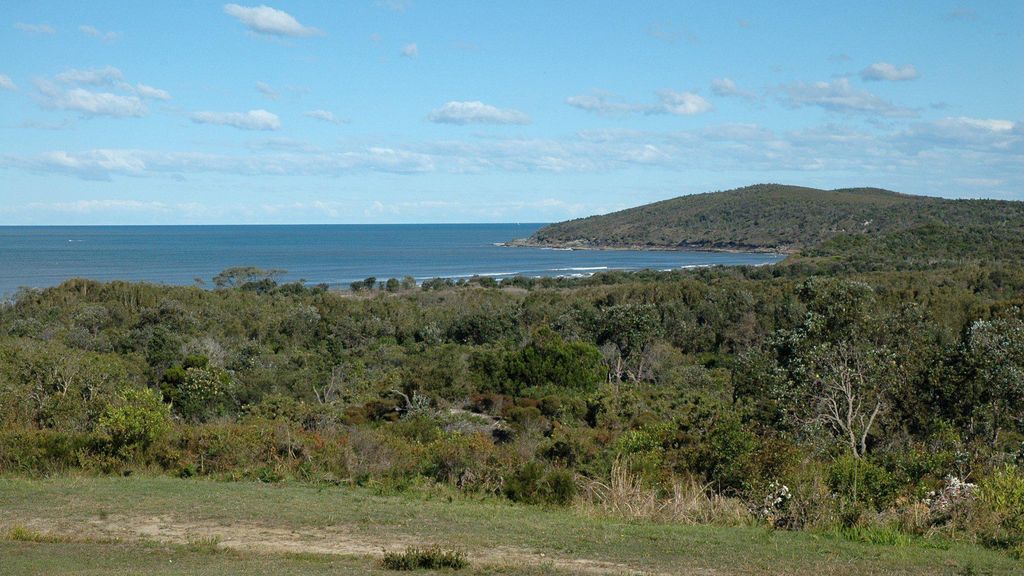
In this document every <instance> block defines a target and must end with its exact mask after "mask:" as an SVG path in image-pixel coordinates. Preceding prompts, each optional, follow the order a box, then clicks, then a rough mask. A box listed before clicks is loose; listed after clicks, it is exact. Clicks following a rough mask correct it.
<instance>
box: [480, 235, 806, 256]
mask: <svg viewBox="0 0 1024 576" xmlns="http://www.w3.org/2000/svg"><path fill="white" fill-rule="evenodd" d="M495 245H496V246H501V247H503V248H542V249H548V250H567V251H568V250H595V251H602V250H607V251H636V252H717V253H725V254H770V255H775V256H791V255H793V254H796V253H797V252H798V250H785V249H769V248H757V247H753V246H752V247H749V248H730V247H722V246H703V245H684V246H664V245H652V244H594V243H590V242H586V241H583V240H571V241H568V242H539V241H536V240H531V239H529V238H517V239H515V240H509V241H508V242H498V243H496V244H495Z"/></svg>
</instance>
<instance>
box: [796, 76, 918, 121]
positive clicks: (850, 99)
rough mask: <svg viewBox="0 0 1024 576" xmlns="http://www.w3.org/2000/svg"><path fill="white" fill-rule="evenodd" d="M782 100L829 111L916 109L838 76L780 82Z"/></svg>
mask: <svg viewBox="0 0 1024 576" xmlns="http://www.w3.org/2000/svg"><path fill="white" fill-rule="evenodd" d="M782 92H783V93H784V95H785V97H784V99H783V101H784V102H785V103H786V104H787V105H789V106H790V107H793V108H802V107H804V106H818V107H820V108H824V109H826V110H830V111H832V112H843V113H859V114H870V115H878V116H888V117H913V116H917V113H916V112H914V111H913V110H911V109H909V108H904V107H901V106H896V105H895V104H893V103H891V102H889V101H887V100H884V99H882V98H879V97H878V96H876V95H874V94H872V93H871V92H867V91H865V90H857V89H856V88H853V87H852V86H850V81H849V80H847V79H846V78H840V79H838V80H834V81H832V82H813V83H810V84H808V83H806V82H797V83H794V84H788V85H784V86H782Z"/></svg>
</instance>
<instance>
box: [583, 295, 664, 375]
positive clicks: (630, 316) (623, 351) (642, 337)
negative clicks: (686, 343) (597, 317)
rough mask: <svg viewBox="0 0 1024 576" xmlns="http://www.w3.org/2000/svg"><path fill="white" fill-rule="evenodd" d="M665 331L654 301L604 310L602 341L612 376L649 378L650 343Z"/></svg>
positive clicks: (600, 337)
mask: <svg viewBox="0 0 1024 576" xmlns="http://www.w3.org/2000/svg"><path fill="white" fill-rule="evenodd" d="M660 335H661V318H660V316H659V315H658V309H657V308H656V307H655V306H654V305H653V304H621V305H617V306H611V307H609V308H607V309H605V311H604V318H603V319H602V320H601V326H600V334H599V339H598V340H599V342H601V343H602V344H603V346H602V351H603V352H604V354H605V358H606V361H607V362H608V364H609V368H610V370H609V378H614V380H617V381H621V380H622V379H623V376H625V377H626V378H628V379H629V380H631V381H633V382H637V381H640V380H645V379H648V378H649V376H650V374H649V372H650V365H649V363H648V362H647V358H646V355H645V353H646V351H647V347H648V346H649V345H650V344H651V342H653V341H654V339H655V338H657V337H659V336H660Z"/></svg>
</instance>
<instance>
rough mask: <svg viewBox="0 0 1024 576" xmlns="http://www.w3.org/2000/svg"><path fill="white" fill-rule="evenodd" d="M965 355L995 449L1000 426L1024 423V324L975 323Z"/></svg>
mask: <svg viewBox="0 0 1024 576" xmlns="http://www.w3.org/2000/svg"><path fill="white" fill-rule="evenodd" d="M966 355H967V362H968V363H969V366H970V367H971V368H972V369H973V372H974V378H975V381H976V382H977V384H978V388H979V389H980V391H981V401H982V402H983V409H985V410H987V412H988V418H989V422H990V426H991V430H990V431H989V434H990V441H991V443H992V445H993V446H994V445H995V444H996V443H997V442H998V440H999V429H1000V428H1001V427H1003V426H1006V425H1007V424H1010V425H1015V426H1018V427H1019V426H1021V424H1024V322H1022V321H1020V320H1017V319H1012V320H1005V319H1004V320H978V321H976V322H974V323H973V324H971V327H970V328H969V329H968V332H967V342H966Z"/></svg>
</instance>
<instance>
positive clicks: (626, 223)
mask: <svg viewBox="0 0 1024 576" xmlns="http://www.w3.org/2000/svg"><path fill="white" fill-rule="evenodd" d="M918 229H920V230H921V233H916V232H914V233H911V231H916V230H918ZM965 231H969V232H970V233H965ZM985 231H989V232H985ZM944 232H949V233H952V234H953V235H955V236H956V237H957V242H956V245H955V246H952V247H951V248H949V249H946V248H940V247H939V246H938V245H935V244H934V243H936V242H938V243H941V242H942V239H943V235H944ZM1021 233H1024V203H1022V202H1010V201H996V200H948V199H943V198H934V197H928V196H912V195H908V194H900V193H897V192H891V191H888V190H881V189H878V188H847V189H839V190H818V189H815V188H804V187H799V186H785V185H780V184H758V185H754V186H747V187H745V188H738V189H735V190H729V191H725V192H711V193H706V194H695V195H691V196H681V197H679V198H673V199H671V200H664V201H661V202H656V203H653V204H647V205H644V206H639V207H636V208H630V209H628V210H622V211H620V212H613V213H611V214H605V215H602V216H591V217H589V218H580V219H576V220H570V221H568V222H561V223H558V224H551V225H549V226H545V227H544V228H542V229H540V230H538V231H537V233H536V234H534V235H533V236H532V237H531V238H529V239H527V240H525V241H523V242H521V243H520V244H525V245H542V246H562V247H579V248H649V249H700V250H751V251H773V252H788V253H793V252H801V251H805V250H807V249H809V248H812V247H818V246H820V245H822V244H823V243H825V242H826V241H833V240H834V239H841V238H846V237H850V238H852V240H848V241H845V242H844V241H834V242H831V243H829V244H827V245H826V246H823V247H822V249H821V250H819V251H818V252H817V253H816V254H815V255H816V256H819V257H826V256H836V255H838V254H840V253H842V254H846V252H845V251H843V250H841V248H843V247H845V246H847V245H850V246H852V247H855V248H857V249H858V250H863V249H865V248H866V247H867V246H868V245H870V244H874V243H878V242H881V245H883V246H882V247H884V248H885V249H886V250H887V251H888V252H896V253H899V252H900V246H902V244H900V239H901V238H906V239H908V241H912V242H910V243H909V244H908V246H910V245H914V246H917V248H918V249H925V250H926V251H927V250H932V249H935V251H936V252H937V254H938V255H939V256H940V257H942V258H953V259H955V258H957V257H960V256H963V255H970V253H971V250H972V246H973V244H972V242H973V241H974V240H976V239H982V240H984V241H985V242H986V244H985V246H986V249H987V251H990V252H991V251H992V250H995V251H996V252H998V251H999V248H1000V244H998V243H996V244H992V243H991V240H992V238H993V237H996V238H998V239H1000V240H1002V239H1004V238H1009V239H1016V238H1017V237H1018V235H1019V234H1021ZM892 235H895V236H892ZM883 238H886V239H888V240H886V241H884V242H883V241H882V239H883ZM894 242H895V243H897V244H900V246H895V247H894V246H893V243H894ZM1015 253H1016V252H1015ZM808 255H809V254H808Z"/></svg>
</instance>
